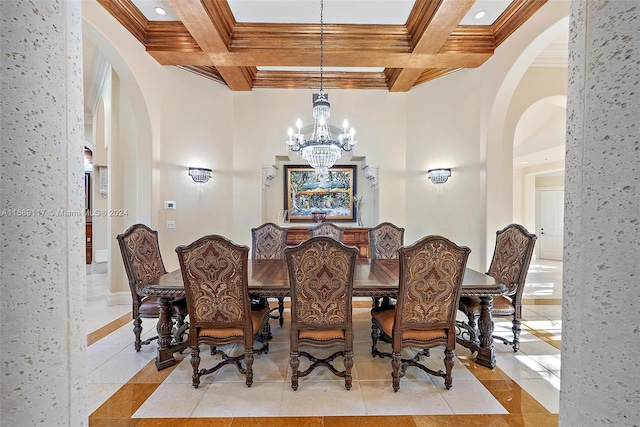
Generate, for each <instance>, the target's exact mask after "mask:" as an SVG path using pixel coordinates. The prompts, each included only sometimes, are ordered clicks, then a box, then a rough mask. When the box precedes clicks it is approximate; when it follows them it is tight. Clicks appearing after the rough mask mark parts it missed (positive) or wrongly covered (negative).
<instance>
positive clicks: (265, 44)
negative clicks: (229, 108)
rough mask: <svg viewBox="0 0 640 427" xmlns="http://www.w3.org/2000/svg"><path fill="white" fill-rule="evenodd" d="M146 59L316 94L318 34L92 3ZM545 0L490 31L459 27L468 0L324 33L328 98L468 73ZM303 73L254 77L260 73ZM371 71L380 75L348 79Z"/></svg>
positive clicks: (199, 9) (234, 82) (520, 3)
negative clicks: (161, 17)
mask: <svg viewBox="0 0 640 427" xmlns="http://www.w3.org/2000/svg"><path fill="white" fill-rule="evenodd" d="M98 2H99V3H100V4H101V5H102V6H103V7H104V8H105V9H106V10H107V11H109V13H111V15H113V16H114V17H115V18H116V19H117V20H118V21H119V22H120V23H121V24H122V25H123V26H124V27H125V28H126V29H127V30H128V31H129V32H130V33H131V34H133V36H135V37H136V38H137V39H138V40H139V41H140V42H141V43H142V44H143V45H144V46H145V48H146V50H147V52H148V53H149V54H150V55H151V56H153V58H155V59H156V61H158V63H160V64H163V65H175V66H178V67H180V68H183V69H186V70H189V71H191V72H194V73H196V74H199V75H201V76H203V77H206V78H209V79H212V80H214V81H217V82H219V83H222V84H225V85H227V86H228V87H229V88H230V89H231V90H238V91H250V90H251V89H253V88H287V89H300V88H304V89H313V88H318V87H320V73H319V71H318V66H319V59H320V25H319V24H310V23H269V22H237V21H236V19H235V17H234V15H233V12H232V10H231V8H230V6H229V3H228V2H227V0H168V4H169V5H170V7H171V9H172V13H174V14H175V16H177V17H178V19H179V21H155V20H149V19H147V17H145V15H143V13H142V12H140V10H139V9H138V8H137V7H136V6H135V5H134V3H133V2H132V0H98ZM546 2H547V0H513V1H511V3H510V4H509V5H508V6H507V7H506V9H505V10H504V11H503V12H502V14H500V16H498V18H497V19H496V20H495V21H494V22H493V23H492V24H491V25H461V24H460V22H461V21H462V20H463V18H465V16H466V15H467V14H468V13H469V11H470V10H471V9H472V7H473V6H474V4H475V3H476V0H416V1H415V3H414V5H413V9H412V10H411V13H410V14H409V16H408V18H407V21H406V23H405V24H404V25H398V24H376V23H371V24H339V23H331V24H324V66H325V67H340V68H341V69H345V71H326V70H325V72H324V75H323V86H324V87H325V88H328V89H384V90H388V91H391V92H406V91H408V90H410V89H411V88H412V87H413V86H416V85H419V84H422V83H424V82H427V81H429V80H433V79H436V78H438V77H441V76H443V75H446V74H449V73H451V72H454V71H456V70H459V69H462V68H475V67H479V66H480V65H482V64H483V63H484V62H485V61H486V60H487V59H489V58H490V57H491V55H493V52H494V50H495V48H496V47H498V46H499V45H500V44H501V43H502V42H503V41H504V40H506V39H507V37H509V36H510V35H511V34H512V33H513V32H514V31H515V30H516V29H517V28H518V27H520V26H521V25H522V24H523V23H524V22H525V21H526V20H527V19H529V18H530V17H531V16H532V15H533V14H534V13H535V12H536V11H537V10H538V9H540V7H542V5H543V4H545V3H546ZM261 66H262V67H271V68H273V67H298V68H297V69H299V67H309V69H308V70H306V69H305V70H303V71H291V70H274V69H270V70H259V69H258V67H261ZM363 67H369V68H371V67H376V68H379V69H383V70H384V71H382V72H372V71H357V72H356V71H347V70H348V69H349V68H363Z"/></svg>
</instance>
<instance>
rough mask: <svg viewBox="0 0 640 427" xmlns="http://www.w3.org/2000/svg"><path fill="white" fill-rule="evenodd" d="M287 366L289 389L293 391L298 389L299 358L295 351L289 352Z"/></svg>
mask: <svg viewBox="0 0 640 427" xmlns="http://www.w3.org/2000/svg"><path fill="white" fill-rule="evenodd" d="M289 366H291V388H292V389H293V390H294V391H295V390H297V389H298V368H299V367H300V358H299V353H298V352H297V351H292V352H291V354H290V356H289Z"/></svg>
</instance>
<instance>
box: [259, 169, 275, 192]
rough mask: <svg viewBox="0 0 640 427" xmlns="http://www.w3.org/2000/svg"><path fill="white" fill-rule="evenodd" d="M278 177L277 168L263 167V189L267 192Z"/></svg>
mask: <svg viewBox="0 0 640 427" xmlns="http://www.w3.org/2000/svg"><path fill="white" fill-rule="evenodd" d="M275 177H276V168H275V166H266V165H265V166H262V189H263V190H266V189H267V188H269V186H270V185H271V180H272V179H273V178H275Z"/></svg>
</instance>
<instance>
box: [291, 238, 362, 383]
mask: <svg viewBox="0 0 640 427" xmlns="http://www.w3.org/2000/svg"><path fill="white" fill-rule="evenodd" d="M284 253H285V257H286V259H287V266H288V270H289V285H290V287H291V332H290V345H291V347H290V354H289V365H290V366H291V388H292V389H293V390H297V389H298V379H299V378H301V377H305V376H307V375H309V374H310V373H311V372H312V371H313V370H314V369H315V368H316V367H318V366H325V367H327V368H328V369H329V370H330V371H331V372H332V373H333V374H334V375H336V376H338V377H342V378H344V379H345V381H344V386H345V388H346V389H347V390H350V389H351V385H352V376H351V369H352V367H353V322H352V317H351V316H352V312H351V307H352V304H351V293H352V290H353V275H354V271H355V263H356V257H357V256H358V249H357V248H354V247H350V246H345V245H343V244H342V243H341V242H339V241H337V240H335V239H333V238H331V237H328V236H317V237H311V238H310V239H308V240H306V241H304V242H302V243H300V244H299V245H297V246H294V247H288V248H286V249H285V250H284ZM301 346H310V347H327V348H328V347H335V346H340V350H338V351H336V352H334V353H333V354H332V355H330V356H329V357H326V358H324V359H320V358H316V357H315V356H313V355H311V354H310V353H308V352H306V351H301V350H300V347H301ZM301 356H302V357H305V358H306V359H308V360H310V361H311V365H310V366H309V367H308V368H307V369H306V370H304V371H302V372H301V371H300V369H299V368H300V357H301ZM339 356H342V357H344V370H342V371H338V369H336V368H335V367H334V366H333V365H332V363H331V362H332V361H333V360H335V359H336V358H337V357H339Z"/></svg>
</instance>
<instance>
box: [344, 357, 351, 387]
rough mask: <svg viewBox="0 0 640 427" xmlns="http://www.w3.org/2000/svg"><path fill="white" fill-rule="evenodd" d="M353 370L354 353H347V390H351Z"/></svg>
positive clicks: (345, 380) (345, 358)
mask: <svg viewBox="0 0 640 427" xmlns="http://www.w3.org/2000/svg"><path fill="white" fill-rule="evenodd" d="M351 368H353V351H346V352H345V353H344V372H345V375H344V387H345V388H346V389H347V390H351V383H352V380H353V378H352V377H351Z"/></svg>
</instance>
